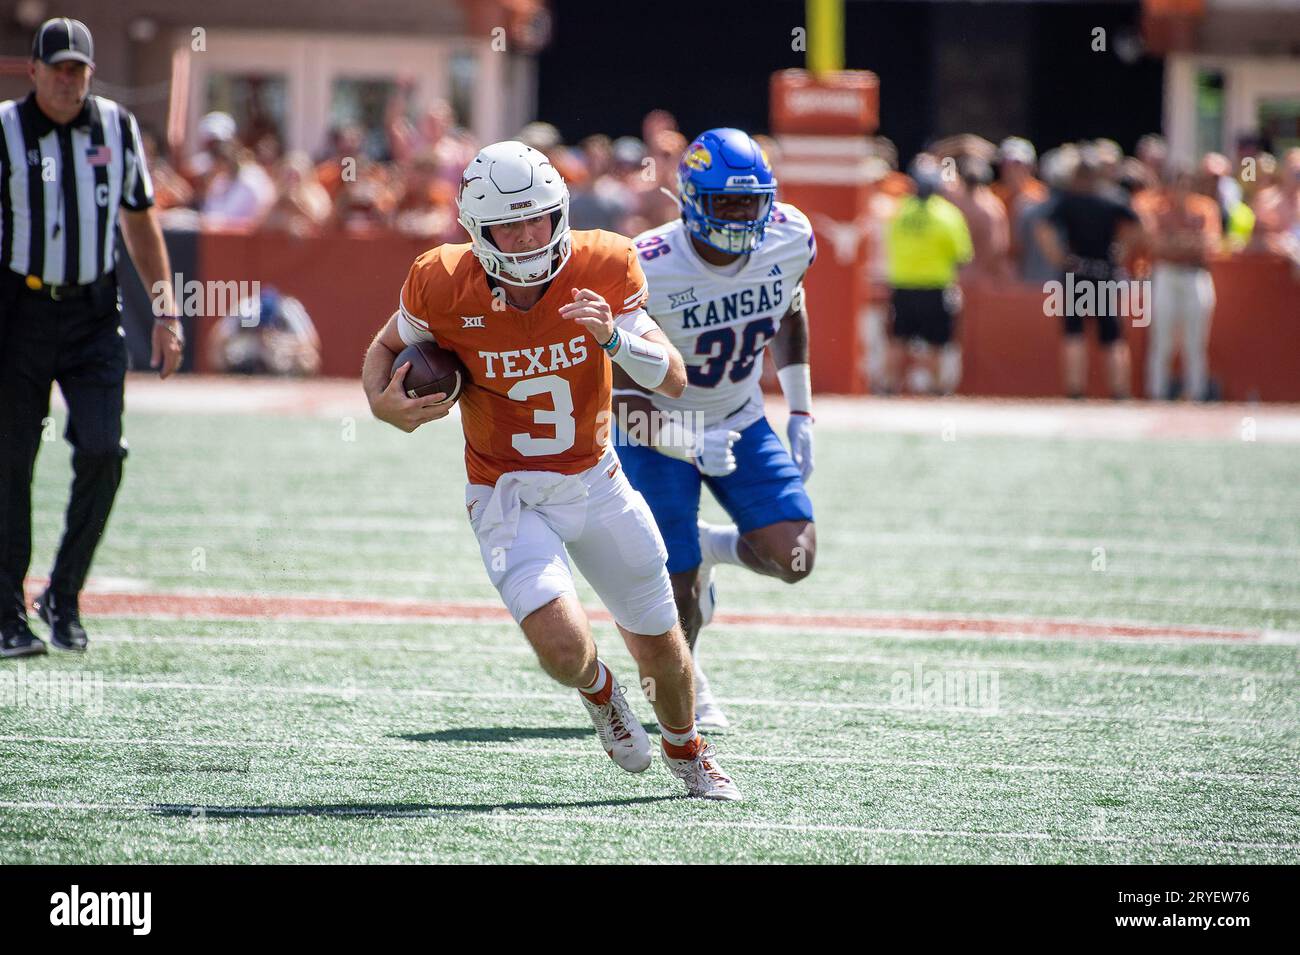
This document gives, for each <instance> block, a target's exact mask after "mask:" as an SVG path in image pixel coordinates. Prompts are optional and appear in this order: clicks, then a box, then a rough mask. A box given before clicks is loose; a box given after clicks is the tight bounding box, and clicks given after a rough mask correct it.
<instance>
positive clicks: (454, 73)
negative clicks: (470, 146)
mask: <svg viewBox="0 0 1300 955" xmlns="http://www.w3.org/2000/svg"><path fill="white" fill-rule="evenodd" d="M478 59H479V58H478V53H477V52H475V51H473V50H459V51H457V52H455V53H453V54H452V55H451V60H450V63H449V67H448V76H447V88H448V89H449V90H450V91H451V95H450V97H449V99H450V101H451V108H452V110H453V111H454V112H455V114H456V125H457V126H461V127H463V128H465V129H473V128H474V88H475V84H476V83H477V82H478Z"/></svg>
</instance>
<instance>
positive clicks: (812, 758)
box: [0, 735, 1300, 784]
mask: <svg viewBox="0 0 1300 955" xmlns="http://www.w3.org/2000/svg"><path fill="white" fill-rule="evenodd" d="M0 742H4V743H12V744H24V745H31V744H50V745H58V746H86V747H91V748H93V747H103V746H110V747H111V746H125V747H131V748H143V749H168V748H173V749H235V750H248V749H254V750H255V749H269V750H282V749H297V750H308V751H310V750H321V751H324V752H332V751H343V752H363V753H373V752H383V751H393V752H431V749H430V747H431V746H434V745H446V744H449V743H454V742H455V741H451V740H446V741H430V742H414V741H396V740H388V739H385V740H382V741H379V740H376V741H373V742H365V743H358V742H348V741H346V740H333V739H318V740H266V739H250V740H239V739H184V740H168V739H157V738H152V737H99V736H22V735H9V736H0ZM461 750H462V751H463V752H464V751H468V748H467V747H461ZM437 752H439V753H441V752H443V750H438V751H437ZM594 752H595V750H594V749H593V747H582V748H575V747H551V748H541V747H536V746H510V745H499V744H477V743H476V744H474V753H475V754H476V755H478V754H494V753H502V754H509V755H514V756H535V757H551V756H563V757H566V758H568V757H574V758H583V757H588V756H591V755H593V753H594ZM440 758H441V757H440ZM726 759H727V761H728V762H737V763H755V764H759V765H764V764H769V765H778V766H792V765H805V764H806V765H814V766H816V765H825V764H831V765H837V766H870V767H878V768H884V769H893V768H908V769H936V770H941V771H943V772H963V773H970V772H986V771H993V772H1006V773H1045V774H1053V773H1063V774H1069V773H1075V774H1082V775H1100V776H1119V777H1123V778H1131V777H1138V776H1141V777H1150V778H1154V779H1200V780H1205V781H1208V782H1247V783H1293V784H1294V783H1297V782H1300V777H1296V776H1293V775H1286V774H1281V773H1224V772H1215V771H1212V770H1199V769H1161V768H1159V767H1150V766H1075V765H1068V764H1062V763H1040V764H1028V763H1026V764H1016V763H983V762H947V761H943V760H914V759H869V758H863V757H859V756H841V755H838V754H835V753H824V754H810V753H792V754H767V755H745V754H740V753H734V752H728V753H727V754H726Z"/></svg>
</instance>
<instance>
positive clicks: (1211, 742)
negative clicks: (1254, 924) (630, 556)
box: [0, 413, 1300, 863]
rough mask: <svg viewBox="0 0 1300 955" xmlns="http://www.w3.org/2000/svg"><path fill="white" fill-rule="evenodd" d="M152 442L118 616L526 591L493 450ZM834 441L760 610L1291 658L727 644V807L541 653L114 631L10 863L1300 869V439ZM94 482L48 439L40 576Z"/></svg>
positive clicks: (7, 764) (441, 633) (244, 427)
mask: <svg viewBox="0 0 1300 955" xmlns="http://www.w3.org/2000/svg"><path fill="white" fill-rule="evenodd" d="M60 425H61V422H60ZM128 433H129V436H130V439H131V442H132V449H133V450H132V456H131V458H130V460H129V462H128V466H127V477H126V482H125V484H124V487H123V490H122V493H121V495H120V497H119V500H118V507H117V510H116V512H115V515H114V517H113V521H112V523H111V525H110V529H109V535H108V537H107V539H106V541H105V543H104V545H103V546H102V548H101V550H100V554H99V557H98V560H97V564H96V568H95V571H96V575H97V580H98V583H97V586H98V587H100V588H101V589H104V590H116V591H122V592H133V591H138V592H163V593H167V592H178V593H179V592H184V593H187V594H193V593H195V592H198V591H213V592H219V593H222V594H237V593H262V594H266V593H271V594H309V595H317V596H319V597H320V598H321V599H322V602H323V601H325V600H327V599H329V598H340V597H349V598H383V599H390V600H401V599H415V600H420V601H424V602H429V601H454V602H457V603H465V602H486V601H492V600H494V599H495V592H494V591H492V589H491V588H490V586H489V584H488V583H487V579H486V577H485V575H484V573H483V571H482V568H481V566H480V564H479V560H478V552H477V548H476V546H475V545H474V542H473V538H472V536H471V534H470V532H469V530H468V527H467V526H466V522H465V518H464V510H463V507H462V498H461V487H462V483H463V471H462V466H461V459H460V439H459V431H458V429H457V428H455V427H454V426H452V427H443V428H437V427H430V428H425V429H423V430H422V431H421V432H420V433H418V434H417V435H414V436H411V437H407V436H404V435H401V434H399V433H398V432H396V431H394V430H392V429H389V428H387V427H386V426H382V425H379V424H376V423H374V422H371V421H369V420H366V419H364V418H359V419H358V420H357V421H356V422H355V433H353V432H352V430H351V427H350V426H349V424H348V422H340V421H339V420H337V419H331V418H312V417H292V418H291V417H270V416H266V417H254V416H242V415H241V416H235V415H229V416H221V415H212V416H184V417H183V416H178V415H159V414H146V413H133V414H131V415H130V416H129V421H128ZM817 448H818V457H817V466H818V467H817V473H816V475H815V477H814V478H813V481H812V486H811V490H812V494H813V498H814V502H815V504H816V507H817V509H818V518H819V524H818V529H819V537H820V544H819V554H818V565H817V569H816V571H815V573H814V574H813V575H812V577H811V578H810V579H809V580H808V581H807V582H806V583H804V584H801V585H799V586H798V587H787V586H785V585H783V584H780V583H779V582H776V581H772V580H767V579H763V578H759V577H756V576H753V575H748V574H745V573H744V572H742V571H740V570H738V569H736V568H723V569H722V570H721V571H720V572H719V588H720V594H719V596H720V607H719V612H720V614H725V613H726V612H727V611H728V610H743V611H744V612H747V613H762V612H770V613H771V614H772V615H773V617H774V619H775V615H776V614H778V613H784V614H808V613H819V614H834V613H837V612H838V613H840V614H860V613H864V612H868V611H870V612H891V611H892V612H897V613H901V614H908V615H916V614H920V613H924V612H932V613H935V614H946V615H949V616H951V615H956V614H962V615H969V616H971V617H972V618H973V619H984V620H987V619H989V618H1001V617H1014V618H1051V619H1062V618H1069V619H1074V620H1088V621H1107V622H1120V621H1134V622H1142V623H1148V624H1157V625H1161V624H1163V625H1169V626H1170V627H1181V628H1183V629H1186V628H1187V627H1189V626H1197V625H1203V626H1212V627H1219V628H1228V629H1231V630H1238V631H1244V632H1248V633H1249V634H1251V635H1252V638H1249V639H1242V640H1235V641H1233V640H1227V639H1221V640H1193V639H1187V638H1185V637H1183V638H1178V637H1169V638H1153V637H1145V638H1123V639H1084V638H1066V637H1061V636H1036V637H1026V636H1018V635H1001V636H981V635H978V634H969V633H966V634H963V633H958V632H952V631H949V632H939V631H934V632H925V631H910V632H909V631H905V630H898V629H892V628H884V629H883V630H879V631H873V630H871V629H870V628H867V629H863V630H854V629H851V628H847V627H843V626H838V627H836V626H820V625H819V626H811V625H810V626H801V625H797V624H796V625H790V624H789V623H788V622H787V623H779V622H773V623H768V624H761V625H760V624H756V625H744V626H740V625H721V624H720V625H718V626H715V627H713V628H711V629H709V630H707V631H706V632H705V634H704V636H703V637H702V644H701V647H702V650H703V655H702V659H703V660H704V661H705V662H706V664H707V667H708V670H709V672H710V675H711V677H712V681H713V685H714V689H715V691H716V692H717V694H718V695H719V697H720V698H721V699H722V701H723V703H724V705H725V706H726V708H727V709H728V711H729V713H730V715H731V717H732V719H733V721H734V723H735V728H734V729H733V730H731V731H730V732H727V733H725V734H719V735H717V736H716V737H714V740H715V742H716V743H717V746H718V749H719V751H720V754H721V758H722V762H723V765H724V766H726V767H727V769H728V770H729V771H730V772H731V773H732V774H733V775H734V776H735V777H736V779H737V782H738V783H739V785H740V786H741V787H742V789H743V791H744V793H745V797H746V800H745V802H743V803H740V804H724V805H714V804H703V803H700V802H697V801H688V800H685V799H682V798H678V796H679V784H678V783H677V782H676V781H675V780H673V779H671V778H670V777H669V776H668V774H667V773H666V771H665V770H664V769H663V768H662V766H660V765H659V764H658V763H656V764H655V765H654V766H653V767H652V768H651V769H650V770H649V771H648V772H647V773H645V774H643V775H641V776H636V777H632V776H628V775H625V774H623V773H622V772H620V771H619V770H618V769H617V768H616V767H615V766H614V765H613V763H611V762H610V761H609V760H608V759H607V758H606V757H605V756H604V755H603V754H602V753H601V752H600V750H599V748H598V745H597V743H596V741H595V736H594V733H593V732H592V731H591V727H590V724H589V723H588V722H587V720H586V716H585V714H584V712H583V711H582V709H581V707H580V706H579V704H578V702H577V700H576V698H575V696H574V694H573V693H572V692H571V691H567V690H564V689H562V688H559V687H557V686H555V685H553V684H551V683H549V681H548V680H547V679H546V677H544V676H543V674H542V673H541V672H540V670H539V669H538V668H537V666H536V665H535V663H534V661H533V659H532V657H531V654H530V651H529V650H528V649H527V647H526V646H525V644H524V642H523V639H522V637H521V636H520V635H519V634H518V633H517V631H516V630H515V628H514V627H513V626H511V625H509V624H507V623H496V622H482V621H479V622H448V623H439V622H425V623H421V622H412V621H410V620H409V619H400V618H399V619H394V620H383V619H367V620H357V619H349V618H343V619H318V620H310V621H306V622H291V621H285V620H258V619H224V620H223V619H190V620H164V619H152V618H132V617H128V616H108V617H105V616H99V617H96V616H94V615H92V614H88V615H87V624H88V629H89V630H90V633H91V652H90V653H89V654H87V655H86V656H85V657H84V658H74V657H69V656H66V655H59V656H52V657H46V658H40V659H38V660H36V661H35V662H30V661H29V662H28V663H27V664H26V665H25V667H24V668H23V669H22V670H21V671H20V670H18V669H17V667H16V666H15V664H14V662H13V661H6V662H5V663H3V664H0V666H3V667H5V668H6V670H5V671H3V672H7V673H10V674H15V675H17V674H21V678H22V679H23V680H25V681H27V683H28V685H30V684H31V683H32V682H33V681H36V680H39V679H43V678H45V676H46V675H48V674H49V673H52V672H55V671H59V672H68V673H72V672H74V671H75V672H77V673H82V674H85V675H87V676H90V677H93V678H94V679H96V680H98V681H99V682H98V683H96V684H94V686H96V687H97V688H98V692H97V695H95V696H94V698H93V700H91V704H92V705H62V706H60V705H54V704H53V702H52V701H50V700H48V699H46V700H44V701H42V700H40V699H37V700H35V701H34V702H33V700H32V699H30V698H29V699H27V700H26V701H17V700H16V698H10V699H8V700H0V719H2V720H3V728H2V729H0V751H3V756H2V757H0V767H2V768H0V862H138V861H163V862H388V861H464V862H534V861H535V862H563V861H581V862H604V861H619V862H676V861H691V862H711V861H745V862H785V861H805V862H841V861H858V862H989V861H993V862H1144V863H1145V862H1226V861H1244V862H1270V863H1278V862H1291V863H1294V862H1297V861H1300V775H1298V774H1297V730H1298V728H1300V708H1298V706H1297V692H1296V691H1297V650H1298V647H1297V644H1296V643H1295V642H1294V638H1293V637H1291V636H1288V635H1289V634H1294V633H1295V632H1297V631H1300V495H1297V491H1296V488H1297V486H1300V445H1294V444H1292V445H1278V444H1265V443H1247V442H1226V441H1224V442H1215V441H1172V440H1167V441H1159V442H1145V443H1144V442H1134V441H1086V442H1085V441H1067V440H1036V439H1027V438H993V437H989V438H965V437H963V438H961V439H959V440H956V441H943V440H941V438H940V436H939V435H938V434H936V435H934V436H933V437H926V436H920V435H910V436H908V435H898V434H868V433H861V432H847V431H836V430H835V428H834V427H832V426H824V425H819V431H818V446H817ZM69 473H70V472H69V468H68V465H67V453H66V446H65V445H62V444H59V443H55V444H50V445H48V446H46V448H45V450H44V451H43V453H42V458H41V460H40V462H39V464H38V474H37V482H36V491H35V497H36V519H35V522H36V534H37V547H36V559H35V561H34V564H33V568H32V569H33V573H40V574H43V573H45V572H46V570H47V569H48V566H49V563H50V559H51V555H52V551H53V545H54V543H55V538H56V536H57V532H58V529H59V524H60V521H61V514H62V508H63V505H64V501H65V494H66V488H67V481H68V478H69ZM712 513H713V514H714V516H718V514H719V513H720V512H718V511H716V509H714V510H713V511H712ZM590 597H591V595H590V592H589V591H584V599H588V600H589V599H590ZM597 631H598V640H599V642H600V644H601V647H602V651H603V654H604V655H605V656H606V657H607V658H608V659H609V660H610V662H611V664H612V665H613V666H614V668H615V670H616V672H618V673H619V674H620V676H621V679H622V682H624V683H625V684H628V685H629V686H632V685H634V684H635V675H634V673H633V670H632V668H631V664H630V661H629V658H628V656H627V654H626V651H625V650H624V649H623V647H622V646H621V642H620V641H619V640H618V638H617V636H616V634H615V633H614V631H613V628H612V626H611V625H608V624H603V625H599V626H598V627H597ZM1260 631H1278V632H1279V633H1277V634H1274V635H1273V636H1272V637H1271V638H1266V639H1261V638H1258V634H1259V632H1260ZM38 632H42V633H43V627H38ZM918 667H919V668H920V670H919V673H920V674H921V677H920V679H921V680H922V683H921V684H920V686H929V685H933V684H931V683H930V682H928V681H930V680H932V679H933V678H934V677H933V675H934V674H938V679H939V681H940V683H943V681H945V680H946V681H947V682H946V683H944V684H943V692H942V693H940V694H938V695H937V697H931V696H930V695H928V694H923V693H918V692H914V691H915V689H916V688H917V687H918V684H916V683H915V680H916V679H917V677H916V674H917V673H918V669H917V668H918ZM10 685H11V686H13V685H14V684H13V683H12V682H11V684H10ZM963 688H964V689H963ZM973 688H977V689H978V691H979V692H978V693H976V692H975V690H974V689H973ZM990 691H991V692H990ZM85 702H86V701H85V700H83V701H81V703H83V704H84V703H85ZM636 705H637V707H638V712H640V714H641V715H642V717H643V718H644V720H645V721H646V722H647V723H650V722H651V716H652V714H651V710H650V707H649V705H648V704H646V703H644V701H640V700H638V701H636Z"/></svg>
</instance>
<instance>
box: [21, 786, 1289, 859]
mask: <svg viewBox="0 0 1300 955" xmlns="http://www.w3.org/2000/svg"><path fill="white" fill-rule="evenodd" d="M683 798H684V797H683ZM0 808H4V809H31V810H47V809H49V810H77V811H81V812H128V813H131V812H133V813H144V814H147V815H155V816H156V815H159V814H162V813H168V812H170V813H174V814H175V817H176V818H177V819H180V820H182V821H188V820H189V819H191V818H193V817H194V816H195V815H197V814H199V813H200V812H202V813H205V815H206V818H207V819H208V820H209V821H211V820H212V819H214V818H221V817H222V816H238V817H251V818H261V817H277V816H291V817H292V816H341V817H354V818H355V817H360V818H394V819H438V818H457V819H464V818H471V819H474V820H480V819H482V820H491V821H493V822H505V823H510V824H515V823H519V822H539V823H548V824H549V823H557V824H560V825H568V826H572V825H573V824H574V823H579V824H583V825H614V826H622V827H628V826H631V827H633V828H655V829H677V830H680V829H689V828H691V827H693V826H698V827H703V828H707V829H744V830H752V831H759V832H762V831H777V832H827V833H854V834H859V835H875V836H915V837H919V838H930V839H979V840H999V839H1002V840H1011V841H1017V842H1067V843H1068V842H1075V843H1101V844H1108V843H1109V844H1115V845H1131V846H1146V845H1155V846H1181V847H1191V848H1202V847H1213V848H1221V849H1271V850H1278V851H1286V852H1294V851H1296V850H1300V843H1293V842H1245V841H1238V840H1231V839H1182V838H1177V837H1164V836H1141V837H1133V836H1102V835H1088V834H1083V833H1052V832H991V831H980V830H970V829H914V828H895V827H889V826H857V825H847V824H842V823H804V822H778V821H768V822H765V821H762V820H757V819H700V818H690V817H677V818H674V819H654V818H646V817H644V816H628V815H622V816H609V815H598V814H595V813H555V812H539V811H535V812H529V811H524V812H519V811H508V810H502V809H489V808H487V807H484V809H481V810H480V809H466V808H446V807H435V806H428V807H418V808H412V809H381V808H373V807H368V806H213V805H205V804H202V803H132V802H119V803H115V802H53V801H40V800H32V801H20V800H3V801H0Z"/></svg>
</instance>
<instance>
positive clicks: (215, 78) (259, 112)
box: [204, 73, 288, 148]
mask: <svg viewBox="0 0 1300 955" xmlns="http://www.w3.org/2000/svg"><path fill="white" fill-rule="evenodd" d="M287 102H288V83H287V81H286V79H285V77H284V75H283V74H277V73H213V74H212V75H210V76H209V77H208V88H207V108H206V109H205V110H204V112H211V111H213V110H220V111H221V112H223V113H229V114H230V116H231V117H233V118H234V120H235V128H236V130H237V131H238V136H239V139H240V141H241V142H243V144H244V145H245V146H248V147H250V148H252V147H255V146H256V145H257V143H258V142H259V141H260V140H261V139H262V138H263V137H265V136H267V135H271V136H274V137H275V138H276V139H277V140H278V141H279V143H280V144H283V143H284V133H285V116H286V114H287V112H288V110H287Z"/></svg>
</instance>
